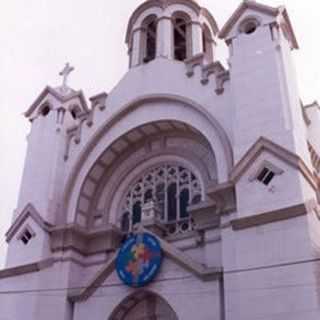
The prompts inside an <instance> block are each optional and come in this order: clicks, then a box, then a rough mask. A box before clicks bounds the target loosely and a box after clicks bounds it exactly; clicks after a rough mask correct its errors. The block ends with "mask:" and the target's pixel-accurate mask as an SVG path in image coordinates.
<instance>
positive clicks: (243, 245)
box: [0, 0, 320, 320]
mask: <svg viewBox="0 0 320 320" xmlns="http://www.w3.org/2000/svg"><path fill="white" fill-rule="evenodd" d="M219 38H220V39H222V40H223V41H225V43H226V45H227V46H228V48H229V57H228V68H225V67H224V66H223V65H222V64H221V63H220V62H219V61H217V60H216V48H217V43H218V39H219ZM126 43H127V45H128V54H129V60H130V61H129V70H128V72H127V73H126V75H125V76H124V77H123V79H121V81H120V82H119V84H118V85H117V86H116V87H115V88H114V89H113V90H112V91H111V92H110V93H108V94H107V93H105V92H103V93H100V94H97V95H96V96H94V97H91V98H90V106H89V105H88V104H87V101H86V98H85V97H84V94H83V93H82V91H75V90H73V89H72V88H70V87H69V86H68V84H67V77H68V74H69V73H70V72H71V71H72V70H73V68H72V67H71V66H70V65H66V67H65V69H64V70H63V71H62V72H61V75H62V76H63V77H64V82H63V85H62V86H60V87H58V88H52V87H49V86H48V87H46V88H45V89H44V90H43V92H42V93H41V94H40V95H39V96H38V98H37V99H36V100H35V102H34V103H33V104H32V106H30V108H29V109H28V110H27V111H26V112H25V117H26V118H27V119H28V120H29V121H30V122H31V131H30V134H29V135H28V149H27V154H26V159H25V168H24V173H23V177H22V182H21V189H20V195H19V200H18V204H17V209H16V210H15V213H14V217H13V221H12V225H11V227H10V229H9V230H8V232H7V234H6V240H7V242H8V245H9V249H8V256H7V262H6V267H5V269H4V270H1V271H0V293H1V295H0V305H1V314H0V319H1V320H22V319H23V320H40V319H44V318H46V319H59V320H87V319H88V318H89V319H91V320H156V319H157V320H158V319H159V320H160V319H162V320H178V319H179V320H195V319H199V320H258V319H265V320H280V319H290V320H301V319H305V320H318V319H319V317H320V260H319V259H320V251H319V250H320V207H319V190H320V189H319V187H320V180H319V171H320V156H319V155H320V138H319V137H320V107H319V106H318V104H317V103H314V104H312V105H308V106H304V105H302V103H301V101H300V97H299V92H298V88H297V85H296V76H295V72H294V66H293V63H292V57H291V55H292V51H293V50H295V49H298V43H297V40H296V38H295V35H294V31H293V27H292V25H291V22H290V19H289V16H288V13H287V11H286V9H285V8H284V7H278V8H273V7H269V6H266V5H263V4H260V3H257V2H255V1H244V2H242V3H241V4H240V5H239V7H238V8H237V9H236V10H235V12H234V14H233V15H232V16H231V17H230V19H229V20H228V21H227V22H226V23H225V25H224V26H223V27H222V28H221V29H219V28H218V26H217V24H216V21H215V19H214V17H213V16H212V15H211V13H210V12H209V11H208V10H206V9H205V8H202V7H201V6H200V5H199V4H198V3H197V2H196V1H192V0H148V1H145V2H143V3H142V4H141V5H140V6H139V7H138V8H137V9H136V10H135V11H134V13H133V14H132V16H131V17H130V20H129V23H128V28H127V34H126ZM148 241H149V242H148ZM148 244H149V247H148ZM152 246H153V247H152ZM148 248H149V249H150V250H149V249H148ZM147 249H148V250H147Z"/></svg>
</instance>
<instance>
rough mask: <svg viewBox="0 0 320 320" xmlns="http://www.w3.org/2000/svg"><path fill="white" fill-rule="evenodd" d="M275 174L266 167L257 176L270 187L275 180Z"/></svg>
mask: <svg viewBox="0 0 320 320" xmlns="http://www.w3.org/2000/svg"><path fill="white" fill-rule="evenodd" d="M274 176H275V173H274V172H273V171H272V170H270V169H269V168H266V167H264V168H263V169H262V170H261V172H260V173H259V174H258V176H257V180H258V181H260V182H261V183H263V184H265V185H266V186H267V185H269V183H270V182H271V180H272V179H273V178H274Z"/></svg>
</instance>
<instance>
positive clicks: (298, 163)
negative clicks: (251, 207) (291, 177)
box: [230, 137, 318, 191]
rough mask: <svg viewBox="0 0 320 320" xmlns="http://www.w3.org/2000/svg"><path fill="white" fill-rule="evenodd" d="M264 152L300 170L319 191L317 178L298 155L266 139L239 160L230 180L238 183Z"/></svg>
mask: <svg viewBox="0 0 320 320" xmlns="http://www.w3.org/2000/svg"><path fill="white" fill-rule="evenodd" d="M263 151H266V152H269V153H271V154H273V155H274V156H276V157H277V158H279V159H281V160H282V161H284V162H285V163H287V164H288V165H290V166H292V167H293V168H296V169H297V170H299V171H300V172H301V174H302V175H303V176H304V178H305V179H306V180H307V182H308V183H309V184H310V186H311V187H312V188H313V189H314V190H315V191H318V186H317V182H316V180H315V177H314V175H313V173H312V171H311V170H310V169H309V168H308V166H307V165H306V164H305V162H304V161H303V160H302V159H301V158H300V157H299V156H298V155H297V154H295V153H293V152H291V151H289V150H287V149H285V148H283V147H281V146H280V145H278V144H276V143H274V142H272V141H271V140H268V139H267V138H265V137H260V138H259V139H258V140H257V141H256V142H255V143H254V144H253V145H252V146H251V147H250V148H249V150H248V151H247V152H246V153H245V155H244V156H243V157H242V158H241V159H240V160H239V162H238V163H237V164H236V165H235V167H234V168H233V169H232V171H231V173H230V180H231V181H233V182H234V183H236V182H237V181H238V180H239V179H240V178H241V176H242V175H243V174H244V173H245V172H246V171H247V170H248V169H249V167H250V166H251V165H252V163H253V162H254V160H255V159H257V158H258V156H259V155H260V154H261V153H262V152H263Z"/></svg>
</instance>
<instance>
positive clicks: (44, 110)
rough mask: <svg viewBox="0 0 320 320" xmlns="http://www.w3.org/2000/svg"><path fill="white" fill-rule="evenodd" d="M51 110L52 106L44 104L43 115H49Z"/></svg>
mask: <svg viewBox="0 0 320 320" xmlns="http://www.w3.org/2000/svg"><path fill="white" fill-rule="evenodd" d="M50 110H51V109H50V107H49V106H48V105H46V106H44V107H43V108H42V110H41V115H42V116H43V117H45V116H47V115H48V114H49V112H50Z"/></svg>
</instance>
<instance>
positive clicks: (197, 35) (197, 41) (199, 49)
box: [191, 22, 203, 56]
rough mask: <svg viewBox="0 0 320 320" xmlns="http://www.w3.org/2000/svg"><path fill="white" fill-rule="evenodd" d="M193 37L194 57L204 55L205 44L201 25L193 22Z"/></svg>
mask: <svg viewBox="0 0 320 320" xmlns="http://www.w3.org/2000/svg"><path fill="white" fill-rule="evenodd" d="M191 35H192V38H191V39H192V50H191V54H192V56H195V55H197V54H199V53H203V43H202V28H201V25H200V23H198V22H192V24H191Z"/></svg>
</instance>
